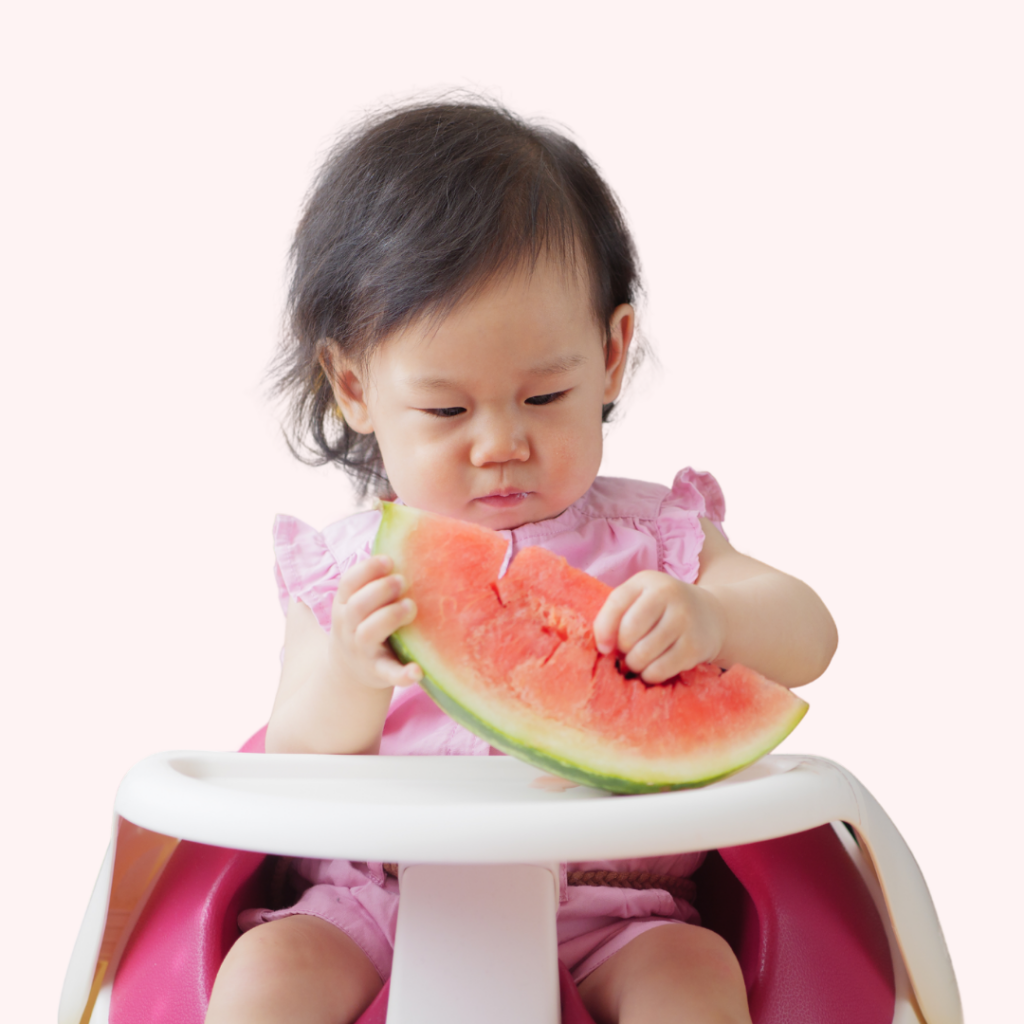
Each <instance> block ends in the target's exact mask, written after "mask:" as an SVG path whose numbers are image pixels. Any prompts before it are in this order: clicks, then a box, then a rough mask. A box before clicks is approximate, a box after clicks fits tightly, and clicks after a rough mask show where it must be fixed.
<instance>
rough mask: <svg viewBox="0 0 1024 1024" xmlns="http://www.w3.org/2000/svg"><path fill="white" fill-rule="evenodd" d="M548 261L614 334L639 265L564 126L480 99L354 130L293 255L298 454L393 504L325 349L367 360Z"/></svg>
mask: <svg viewBox="0 0 1024 1024" xmlns="http://www.w3.org/2000/svg"><path fill="white" fill-rule="evenodd" d="M544 253H550V254H551V255H552V256H554V257H556V258H558V259H560V260H562V261H564V262H566V263H569V264H582V266H581V269H583V270H585V272H586V273H587V275H588V276H589V278H590V280H591V287H592V293H593V303H594V313H595V316H596V318H597V320H598V321H599V322H600V323H602V324H603V325H604V326H605V328H606V329H607V326H608V323H609V319H610V317H611V314H612V312H613V311H614V310H615V308H616V307H617V306H619V305H621V304H622V303H624V302H634V301H635V299H636V295H637V292H638V290H639V287H640V281H639V266H638V261H637V256H636V250H635V247H634V245H633V239H632V237H631V236H630V233H629V229H628V228H627V227H626V222H625V218H624V217H623V215H622V212H621V210H620V209H619V205H618V202H617V201H616V198H615V196H614V194H613V193H612V191H611V189H609V188H608V186H607V185H606V184H605V182H604V180H603V179H602V178H601V176H600V174H599V173H598V171H597V169H596V167H595V166H594V164H593V163H592V162H591V161H590V159H589V158H588V157H587V155H586V154H585V153H584V152H583V151H582V150H581V149H580V148H579V146H577V145H576V144H575V143H573V142H571V141H570V140H569V139H567V138H565V137H564V136H563V135H560V134H559V133H558V132H556V131H554V130H552V129H551V128H548V127H545V126H543V125H537V124H529V123H527V122H525V121H523V120H522V119H520V118H518V117H516V116H515V115H514V114H512V113H511V112H509V111H508V110H506V109H504V108H503V107H501V106H499V105H497V104H493V103H489V102H485V101H482V100H475V99H474V100H471V101H469V102H436V103H423V104H417V105H415V106H408V107H405V108H403V109H399V110H397V111H389V112H387V113H386V114H383V115H377V116H375V117H372V118H370V119H369V120H367V121H365V122H363V123H362V124H361V125H359V126H358V127H357V128H356V129H355V130H353V131H352V132H350V133H348V134H346V135H345V136H343V137H342V138H341V140H340V141H339V142H338V143H337V144H336V145H335V146H334V148H333V149H332V150H331V152H330V153H329V154H328V156H327V159H326V160H325V161H324V164H323V166H322V167H321V169H320V171H319V173H318V174H317V176H316V178H315V180H314V182H313V186H312V188H311V190H310V192H309V196H308V198H307V200H306V204H305V208H304V210H303V214H302V218H301V220H300V221H299V226H298V229H297V230H296V232H295V241H294V243H293V245H292V249H291V254H290V270H291V283H290V289H289V292H288V306H287V321H286V323H287V328H286V331H285V337H284V342H283V345H282V349H281V352H280V355H279V357H278V359H277V362H276V363H275V367H274V378H275V392H277V393H280V394H284V395H286V396H287V397H288V399H289V403H290V412H291V432H290V439H289V443H290V445H291V448H292V451H293V452H294V453H295V454H296V455H298V456H299V457H300V458H304V459H305V461H307V462H311V463H313V464H315V465H323V464H324V463H327V462H334V463H337V464H339V465H341V466H343V467H344V468H345V469H346V470H347V472H348V473H349V475H350V477H351V478H352V480H353V482H354V483H355V486H356V489H357V491H358V492H359V494H360V495H361V496H365V495H366V494H367V493H373V494H377V495H380V496H388V495H389V494H390V485H389V483H388V480H387V475H386V473H385V470H384V464H383V462H382V460H381V456H380V449H379V448H378V447H377V441H376V438H375V437H374V436H373V435H372V434H360V433H358V432H356V431H354V430H352V428H351V427H349V426H348V424H346V423H345V422H344V421H343V419H342V418H341V415H340V412H339V411H338V410H337V407H336V405H335V403H334V397H333V394H332V392H331V387H330V382H329V381H328V379H327V376H326V375H325V373H324V371H323V369H322V368H321V357H322V356H324V355H325V354H327V355H328V358H329V353H325V348H327V347H328V346H330V347H331V348H334V349H336V350H337V351H338V352H340V353H341V354H343V355H345V356H347V357H348V358H350V359H357V360H365V359H366V357H367V356H368V355H369V353H370V352H371V350H372V349H373V348H374V347H375V346H376V345H377V344H379V343H380V342H381V341H383V340H384V339H386V338H387V337H388V335H389V334H391V333H392V332H393V331H396V330H398V329H400V328H402V327H404V326H406V325H408V324H409V323H410V322H411V321H412V320H414V319H415V318H417V317H419V316H421V315H424V314H432V315H443V314H444V313H446V312H448V311H449V310H451V309H452V307H453V306H454V305H455V304H456V303H457V302H458V301H459V300H460V299H461V298H463V297H465V296H466V295H467V294H468V293H469V292H470V291H472V290H473V289H474V288H476V287H479V286H480V285H482V284H484V283H486V282H487V281H489V280H491V279H493V278H494V277H496V276H498V275H500V274H501V273H503V272H510V271H513V270H515V269H516V268H517V267H519V266H521V265H523V264H524V263H525V264H527V265H530V266H532V265H534V264H535V263H536V261H537V260H538V259H539V258H540V257H541V256H542V255H543V254H544ZM612 405H613V403H609V404H608V405H606V406H605V407H604V410H603V418H604V420H607V419H608V416H609V414H610V413H611V411H612Z"/></svg>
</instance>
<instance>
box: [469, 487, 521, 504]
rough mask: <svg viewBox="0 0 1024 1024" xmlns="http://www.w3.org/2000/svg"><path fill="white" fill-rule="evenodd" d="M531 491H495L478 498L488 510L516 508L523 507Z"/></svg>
mask: <svg viewBox="0 0 1024 1024" xmlns="http://www.w3.org/2000/svg"><path fill="white" fill-rule="evenodd" d="M530 493H531V492H530V491H507V490H501V491H494V492H493V493H492V494H485V495H484V496H483V497H481V498H477V499H476V500H477V501H479V502H480V503H481V504H482V505H487V506H488V508H515V507H516V505H521V504H522V503H523V502H524V501H526V499H527V498H528V497H529V496H530Z"/></svg>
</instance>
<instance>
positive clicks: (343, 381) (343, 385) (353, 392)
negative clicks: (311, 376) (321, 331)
mask: <svg viewBox="0 0 1024 1024" xmlns="http://www.w3.org/2000/svg"><path fill="white" fill-rule="evenodd" d="M317 358H318V359H319V360H320V367H321V369H322V370H323V371H324V376H325V377H326V378H327V381H328V383H329V384H330V385H331V391H332V392H333V394H334V401H335V404H336V405H337V407H338V411H339V412H340V413H341V416H342V419H344V421H345V422H346V423H347V424H348V425H349V426H350V427H351V428H352V429H353V430H354V431H356V433H358V434H372V433H373V423H372V422H371V420H370V413H369V410H368V409H367V407H366V389H365V386H364V385H365V381H364V379H363V378H364V377H365V376H366V369H365V367H362V366H359V365H357V364H356V363H355V362H353V360H351V359H349V358H348V357H347V356H346V355H344V353H342V351H341V350H340V348H339V347H338V345H337V343H336V342H335V341H333V340H331V339H330V338H328V339H327V340H325V341H324V342H322V343H321V345H320V351H319V352H318V353H317Z"/></svg>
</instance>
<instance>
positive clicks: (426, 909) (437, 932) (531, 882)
mask: <svg viewBox="0 0 1024 1024" xmlns="http://www.w3.org/2000/svg"><path fill="white" fill-rule="evenodd" d="M399 887H400V891H401V896H400V899H399V903H398V925H397V930H396V934H395V956H394V963H393V965H392V970H391V991H390V994H389V996H388V1016H387V1024H476V1022H478V1021H480V1020H483V1019H486V1020H488V1021H490V1022H491V1024H524V1022H527V1021H529V1022H530V1024H559V1022H560V1016H561V1015H560V1010H559V993H558V940H557V936H556V932H555V914H556V912H557V910H558V897H559V869H558V865H557V864H471V865H462V864H403V865H401V866H400V868H399Z"/></svg>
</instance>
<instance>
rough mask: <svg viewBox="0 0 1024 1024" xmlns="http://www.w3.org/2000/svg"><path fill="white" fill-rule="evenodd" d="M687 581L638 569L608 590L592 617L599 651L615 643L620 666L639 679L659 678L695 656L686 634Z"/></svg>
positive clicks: (692, 661)
mask: <svg viewBox="0 0 1024 1024" xmlns="http://www.w3.org/2000/svg"><path fill="white" fill-rule="evenodd" d="M686 587H687V585H686V584H684V583H680V582H679V581H678V580H674V579H672V578H671V577H669V576H667V575H665V574H664V573H657V572H642V573H638V574H637V575H636V576H633V577H631V578H630V579H629V580H627V581H626V582H625V583H623V584H622V585H621V586H619V587H616V588H615V590H613V591H612V592H611V594H609V595H608V600H607V601H606V602H605V604H604V607H603V608H602V609H601V611H600V613H599V614H598V617H597V619H595V620H594V638H595V640H596V641H597V645H598V650H600V651H601V652H602V653H604V654H608V653H611V651H613V650H615V649H618V650H620V651H622V652H623V653H624V654H625V659H624V660H625V667H626V668H627V669H629V670H630V671H631V672H636V673H639V674H640V676H641V677H642V678H643V680H644V682H647V683H663V682H664V681H665V680H666V679H670V678H671V677H672V676H674V675H675V674H676V673H677V672H681V671H683V670H684V669H687V668H692V667H693V666H694V665H695V664H696V663H697V662H698V661H699V660H700V657H699V656H695V652H694V649H693V645H692V644H691V643H690V638H689V637H688V635H687V632H688V627H689V626H690V616H689V615H688V611H687V609H688V602H687V596H688V595H687V593H686Z"/></svg>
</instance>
